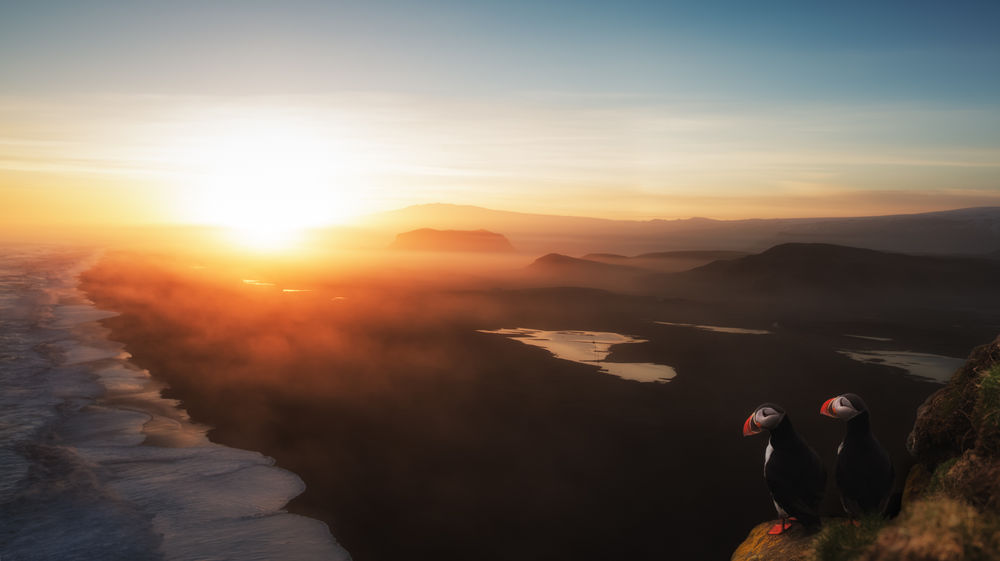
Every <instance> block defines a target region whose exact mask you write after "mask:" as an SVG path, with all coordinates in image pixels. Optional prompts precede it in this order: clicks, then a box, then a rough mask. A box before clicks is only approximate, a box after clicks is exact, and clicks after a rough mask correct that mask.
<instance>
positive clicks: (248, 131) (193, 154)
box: [184, 118, 359, 250]
mask: <svg viewBox="0 0 1000 561" xmlns="http://www.w3.org/2000/svg"><path fill="white" fill-rule="evenodd" d="M207 128H209V129H210V130H209V131H207V132H206V133H205V134H202V135H199V137H198V138H197V140H195V141H194V142H193V143H192V144H190V145H188V146H187V147H186V148H185V150H184V152H185V155H186V157H187V159H188V160H190V161H191V162H192V163H193V164H194V165H193V166H188V167H189V168H193V170H194V174H193V180H192V181H191V182H190V184H189V185H188V187H189V189H190V191H189V192H190V197H188V200H187V202H186V205H187V208H186V209H185V212H186V213H187V214H188V215H189V217H190V218H191V219H192V220H193V221H195V222H198V223H203V224H210V225H216V226H224V227H226V228H229V229H230V231H231V233H232V238H233V239H234V241H237V242H239V243H241V244H243V245H247V246H250V247H255V248H259V249H266V250H276V249H282V248H286V247H289V246H292V245H294V244H295V243H297V242H299V241H300V240H301V239H302V237H303V233H304V231H305V230H306V229H308V228H312V227H317V226H323V225H329V224H334V223H338V222H341V221H343V220H345V219H348V218H350V217H352V216H355V215H356V214H357V213H358V212H359V209H358V197H357V185H354V184H353V182H352V181H351V177H350V173H349V171H350V170H349V167H350V166H349V165H347V164H346V163H345V162H343V161H342V160H339V159H338V158H341V157H343V156H342V154H340V153H338V147H337V143H336V141H335V140H334V139H330V138H327V137H326V136H323V135H321V134H319V133H318V132H317V131H315V130H311V129H309V128H308V127H305V126H302V125H298V124H296V123H294V122H290V121H281V120H276V119H261V118H257V119H244V120H242V121H239V122H236V123H227V124H225V125H215V126H213V127H207Z"/></svg>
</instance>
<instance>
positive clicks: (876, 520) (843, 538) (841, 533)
mask: <svg viewBox="0 0 1000 561" xmlns="http://www.w3.org/2000/svg"><path fill="white" fill-rule="evenodd" d="M858 522H859V523H860V526H855V525H854V524H851V523H850V522H849V521H848V520H847V519H843V520H831V521H829V522H827V523H826V524H824V526H823V530H822V531H820V533H819V534H818V535H817V536H816V538H815V541H814V542H813V548H814V554H815V559H816V561H848V560H850V559H856V558H857V557H858V556H859V555H861V554H862V553H863V552H864V551H865V550H866V549H868V547H869V546H871V544H872V543H874V542H875V538H876V537H878V533H879V531H880V530H881V529H882V527H883V526H884V525H885V524H886V520H885V519H883V518H881V517H867V518H862V519H861V520H859V521H858Z"/></svg>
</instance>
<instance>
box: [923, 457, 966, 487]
mask: <svg viewBox="0 0 1000 561" xmlns="http://www.w3.org/2000/svg"><path fill="white" fill-rule="evenodd" d="M956 463H958V458H952V459H950V460H945V461H943V462H941V463H940V464H938V467H936V468H935V469H934V473H932V474H931V482H930V483H929V484H928V485H927V493H936V492H939V491H944V490H945V486H946V483H947V478H948V471H950V470H951V467H952V466H954V465H955V464H956Z"/></svg>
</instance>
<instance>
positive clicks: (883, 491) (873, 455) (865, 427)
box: [835, 411, 895, 517]
mask: <svg viewBox="0 0 1000 561" xmlns="http://www.w3.org/2000/svg"><path fill="white" fill-rule="evenodd" d="M835 477H836V479H837V489H838V490H839V491H840V499H841V502H842V503H843V504H844V510H846V511H847V513H848V514H850V515H851V516H854V517H860V516H863V515H865V514H883V511H884V510H885V506H886V502H887V501H888V499H889V494H890V493H891V492H892V484H893V479H894V478H895V472H894V470H893V467H892V460H890V458H889V454H888V452H886V451H885V449H884V448H882V445H881V444H879V442H878V440H876V439H875V437H874V436H873V435H872V433H871V430H870V427H869V414H868V411H863V412H862V413H860V414H859V415H857V416H856V417H854V418H853V419H851V420H849V421H848V422H847V435H846V436H845V437H844V442H843V445H842V446H841V449H840V452H839V453H838V454H837V470H836V474H835Z"/></svg>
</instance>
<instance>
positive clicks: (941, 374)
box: [837, 350, 965, 384]
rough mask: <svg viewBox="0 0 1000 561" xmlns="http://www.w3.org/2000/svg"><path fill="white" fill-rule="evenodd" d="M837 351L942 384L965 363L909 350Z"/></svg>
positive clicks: (947, 357)
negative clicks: (900, 369)
mask: <svg viewBox="0 0 1000 561" xmlns="http://www.w3.org/2000/svg"><path fill="white" fill-rule="evenodd" d="M837 352H838V353H840V354H842V355H844V356H847V357H850V358H852V359H854V360H856V361H858V362H869V363H875V364H884V365H886V366H894V367H896V368H902V369H903V370H906V371H907V372H909V373H910V375H911V376H917V377H918V378H926V379H928V380H934V381H935V382H941V383H942V384H943V383H945V382H947V381H948V379H949V378H951V375H952V374H954V373H955V371H956V370H958V369H959V368H960V367H961V366H962V365H963V364H965V360H963V359H960V358H952V357H950V356H941V355H932V354H929V353H915V352H911V351H846V350H840V351H837Z"/></svg>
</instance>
